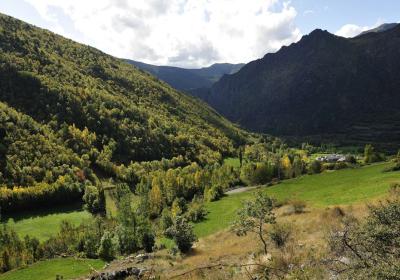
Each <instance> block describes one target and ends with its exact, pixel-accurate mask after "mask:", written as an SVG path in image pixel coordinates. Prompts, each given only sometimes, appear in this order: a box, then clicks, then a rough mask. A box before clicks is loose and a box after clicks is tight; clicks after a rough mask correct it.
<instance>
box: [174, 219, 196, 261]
mask: <svg viewBox="0 0 400 280" xmlns="http://www.w3.org/2000/svg"><path fill="white" fill-rule="evenodd" d="M167 235H168V236H171V237H172V238H173V239H174V241H175V243H176V245H177V246H178V248H179V250H180V251H181V252H182V253H186V252H188V251H189V250H190V248H192V245H193V242H195V241H196V240H197V237H196V236H195V234H194V232H193V226H192V225H191V224H189V223H188V222H187V220H186V219H185V218H184V217H181V216H177V217H176V218H175V220H174V223H173V225H172V226H171V227H170V228H169V229H168V230H167Z"/></svg>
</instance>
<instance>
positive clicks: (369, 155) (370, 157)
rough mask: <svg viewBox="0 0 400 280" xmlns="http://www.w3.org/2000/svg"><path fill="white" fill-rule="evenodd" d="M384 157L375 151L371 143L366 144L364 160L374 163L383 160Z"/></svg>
mask: <svg viewBox="0 0 400 280" xmlns="http://www.w3.org/2000/svg"><path fill="white" fill-rule="evenodd" d="M381 159H382V157H381V156H380V155H379V154H378V153H377V152H376V151H375V148H374V146H372V145H371V144H367V145H365V148H364V162H365V163H373V162H377V161H379V160H381Z"/></svg>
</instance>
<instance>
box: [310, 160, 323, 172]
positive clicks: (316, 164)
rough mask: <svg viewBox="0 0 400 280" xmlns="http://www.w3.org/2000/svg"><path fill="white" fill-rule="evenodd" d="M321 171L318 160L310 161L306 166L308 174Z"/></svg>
mask: <svg viewBox="0 0 400 280" xmlns="http://www.w3.org/2000/svg"><path fill="white" fill-rule="evenodd" d="M321 171H322V165H321V163H320V162H319V161H318V160H314V161H312V162H311V163H310V164H309V166H308V173H309V174H318V173H321Z"/></svg>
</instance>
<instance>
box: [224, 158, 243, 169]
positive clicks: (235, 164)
mask: <svg viewBox="0 0 400 280" xmlns="http://www.w3.org/2000/svg"><path fill="white" fill-rule="evenodd" d="M224 164H226V165H229V166H232V167H238V168H239V167H240V160H239V158H226V159H224Z"/></svg>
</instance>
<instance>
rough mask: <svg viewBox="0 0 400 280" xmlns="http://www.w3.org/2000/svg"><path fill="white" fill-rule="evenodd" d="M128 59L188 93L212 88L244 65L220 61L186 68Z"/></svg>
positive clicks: (129, 61)
mask: <svg viewBox="0 0 400 280" xmlns="http://www.w3.org/2000/svg"><path fill="white" fill-rule="evenodd" d="M126 61H127V62H128V63H130V64H132V65H134V66H136V67H137V68H139V69H142V70H144V71H147V72H149V73H150V74H153V75H154V76H156V77H157V78H159V79H160V80H163V81H164V82H166V83H168V84H169V85H171V86H172V87H174V88H176V89H178V90H182V91H185V92H188V93H192V91H194V90H198V89H204V88H210V87H211V86H212V85H213V84H214V83H215V82H217V81H218V80H219V79H220V78H221V77H222V76H223V75H225V74H233V73H236V72H237V71H239V69H240V68H241V67H242V66H243V65H244V64H229V63H220V64H213V65H211V66H210V67H204V68H200V69H185V68H179V67H171V66H155V65H151V64H146V63H143V62H138V61H134V60H126Z"/></svg>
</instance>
